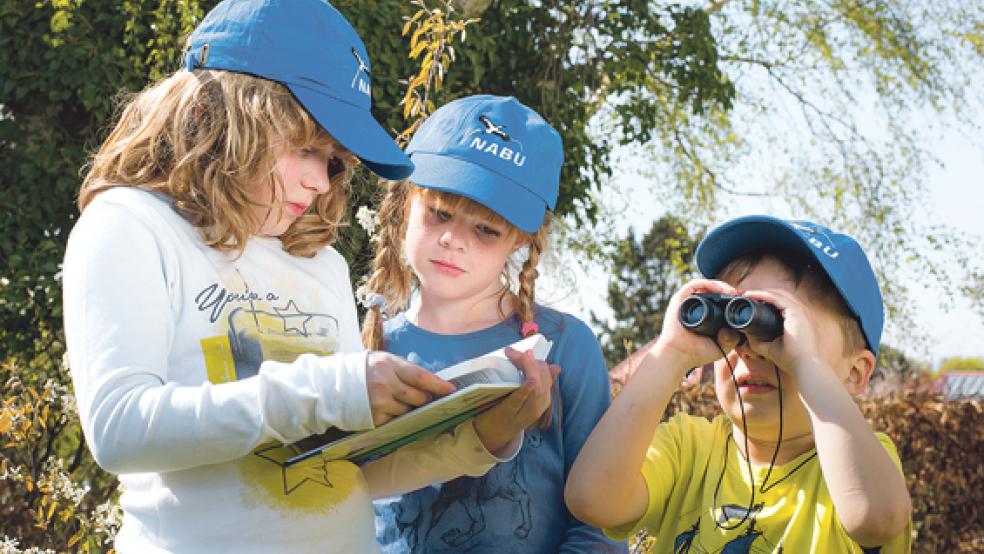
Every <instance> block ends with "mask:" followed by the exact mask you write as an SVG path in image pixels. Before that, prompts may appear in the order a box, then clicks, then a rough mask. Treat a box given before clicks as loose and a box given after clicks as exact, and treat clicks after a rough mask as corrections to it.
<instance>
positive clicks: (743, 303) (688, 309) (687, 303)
mask: <svg viewBox="0 0 984 554" xmlns="http://www.w3.org/2000/svg"><path fill="white" fill-rule="evenodd" d="M679 317H680V324H682V325H683V326H684V327H686V328H687V329H690V330H691V331H692V332H694V333H697V334H698V335H703V336H705V337H711V338H713V337H716V336H717V332H718V330H720V329H721V328H723V327H727V328H730V329H734V330H735V331H738V332H739V333H742V334H743V335H746V336H752V337H755V338H756V339H758V340H761V341H770V340H773V339H775V338H777V337H779V336H780V335H782V316H781V315H779V310H777V309H776V307H775V306H773V305H772V304H767V303H765V302H759V301H758V300H752V299H751V298H745V297H744V296H734V295H731V294H715V293H703V294H695V295H692V296H689V297H687V298H686V299H684V301H683V303H682V304H680V314H679Z"/></svg>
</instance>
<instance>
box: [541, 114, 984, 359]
mask: <svg viewBox="0 0 984 554" xmlns="http://www.w3.org/2000/svg"><path fill="white" fill-rule="evenodd" d="M929 150H930V151H931V152H932V153H933V154H934V155H936V156H937V157H938V159H939V161H940V162H941V163H940V165H939V166H935V165H934V166H932V167H929V168H928V170H927V181H926V190H927V193H928V197H929V204H930V205H928V206H925V207H924V209H923V210H922V213H923V216H924V217H926V218H928V219H929V220H931V221H933V222H945V223H946V224H948V225H950V226H951V227H952V228H954V229H956V230H958V231H962V232H964V233H967V234H968V236H970V237H973V238H974V240H977V241H984V147H982V145H981V144H980V143H978V144H972V143H971V142H970V141H968V140H967V139H966V137H964V136H962V135H961V134H960V133H959V132H957V131H947V130H944V131H943V134H942V137H941V139H940V140H939V141H938V142H936V143H935V144H934V145H933V146H931V147H930V148H929ZM633 173H634V172H623V173H622V174H618V173H617V174H616V177H615V180H616V181H617V182H619V183H620V186H624V187H625V188H626V189H627V190H630V191H631V192H630V197H631V198H632V199H633V200H632V201H631V202H629V211H628V212H627V213H625V214H624V217H621V218H620V221H621V222H622V224H621V227H620V230H621V233H622V234H623V235H624V232H625V229H626V228H627V227H628V225H629V222H631V224H632V226H633V227H634V228H635V229H636V230H645V229H648V228H649V226H650V224H651V222H652V220H653V218H654V217H656V216H659V215H661V214H659V213H655V214H654V213H653V212H652V210H651V209H646V207H651V206H652V205H653V199H652V197H651V194H650V193H649V192H648V186H647V183H646V182H645V179H644V178H642V177H639V176H638V175H634V174H633ZM747 213H757V212H756V211H755V210H754V208H749V209H748V210H747ZM738 215H744V214H743V213H735V212H731V213H729V214H728V216H729V217H736V216H738ZM715 223H720V222H715ZM978 243H979V242H978ZM542 273H543V274H544V277H541V278H540V280H539V281H538V283H537V290H538V292H537V298H538V301H540V302H542V303H544V304H548V305H550V306H552V307H554V308H557V309H560V310H563V311H568V312H571V313H573V314H575V315H577V316H578V317H580V318H581V319H583V320H585V321H586V322H587V323H589V325H590V316H589V312H591V311H593V312H594V313H596V314H599V315H602V314H603V315H604V316H605V317H607V316H608V315H609V314H610V310H609V309H608V306H607V304H606V298H605V295H606V287H607V277H606V276H605V274H604V272H603V271H601V270H598V269H597V268H596V269H594V270H592V271H590V275H589V274H587V273H585V272H584V271H582V270H580V269H579V268H576V267H571V265H570V264H566V265H561V266H560V267H558V266H557V265H551V266H547V267H545V268H544V271H543V272H542ZM558 276H563V278H557V277H558ZM571 282H573V285H572V284H571ZM909 286H910V289H911V291H912V293H913V294H914V295H915V296H916V298H914V299H913V302H915V305H916V313H917V318H918V320H919V321H920V323H919V328H918V329H917V330H916V331H915V332H916V333H919V334H920V335H922V336H926V337H928V339H929V340H928V341H925V344H926V345H927V346H926V347H925V348H921V347H908V346H907V344H908V341H907V340H906V339H907V337H902V336H898V331H897V330H894V333H893V329H891V328H890V327H889V328H887V329H886V336H885V337H884V341H885V342H886V343H888V344H891V345H893V346H895V347H897V348H900V349H901V350H902V351H903V352H905V353H906V354H907V355H911V356H913V357H915V358H917V359H919V360H924V361H928V362H931V363H932V365H933V366H934V367H935V366H937V365H938V364H939V363H940V362H941V361H942V360H944V359H945V358H949V357H953V356H961V357H971V356H973V357H981V358H984V322H982V321H981V318H980V317H979V316H977V315H976V313H975V312H974V311H973V310H972V308H971V307H970V305H969V303H968V302H967V301H966V299H963V298H957V299H955V301H954V303H953V306H952V308H951V309H949V310H948V311H947V310H944V309H942V308H941V307H940V305H941V304H943V296H944V295H943V292H942V291H940V290H935V289H933V288H926V287H924V286H922V285H921V284H919V283H916V282H910V283H909ZM595 331H598V329H597V328H596V329H595Z"/></svg>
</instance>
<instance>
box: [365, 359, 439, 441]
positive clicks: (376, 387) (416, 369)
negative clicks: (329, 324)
mask: <svg viewBox="0 0 984 554" xmlns="http://www.w3.org/2000/svg"><path fill="white" fill-rule="evenodd" d="M366 388H367V389H368V390H369V406H370V409H371V410H372V422H373V424H374V425H381V424H383V423H386V422H387V421H389V420H391V419H393V418H394V417H396V416H398V415H401V414H404V413H406V412H407V411H409V410H411V409H413V408H415V407H417V406H422V405H424V404H426V403H428V402H430V401H431V399H432V398H433V397H434V396H444V395H446V394H450V393H452V392H454V385H452V384H451V383H449V382H447V381H445V380H443V379H441V378H439V377H437V376H436V375H434V374H433V373H431V372H429V371H427V370H426V369H424V368H422V367H420V366H417V365H414V364H412V363H410V362H408V361H406V360H404V359H403V358H401V357H399V356H394V355H392V354H390V353H388V352H370V353H369V358H368V360H367V362H366Z"/></svg>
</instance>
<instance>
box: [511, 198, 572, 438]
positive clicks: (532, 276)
mask: <svg viewBox="0 0 984 554" xmlns="http://www.w3.org/2000/svg"><path fill="white" fill-rule="evenodd" d="M550 219H551V218H550V213H549V212H547V214H546V216H545V217H544V219H543V225H541V226H540V229H539V230H537V232H535V233H533V234H531V235H530V245H529V257H528V258H527V259H526V261H525V262H524V263H523V267H522V269H520V270H519V277H518V280H519V290H518V291H517V292H516V294H515V295H514V304H515V308H516V317H517V318H519V321H520V323H521V324H522V328H521V329H522V330H521V332H522V333H523V334H524V335H531V334H533V333H536V332H538V328H537V325H536V323H534V321H533V318H534V317H535V315H536V306H535V303H534V302H535V300H536V278H537V277H538V276H539V275H540V272H539V271H538V270H537V265H538V264H539V263H540V255H541V254H542V253H543V250H544V247H545V246H546V242H547V235H548V234H549V232H550ZM550 398H551V402H552V404H556V406H557V424H558V425H561V424H562V422H563V420H564V407H563V403H562V402H561V401H560V391H559V389H558V388H557V381H554V383H553V386H551V388H550ZM552 420H553V405H551V407H549V408H547V410H546V411H544V412H543V415H542V416H540V419H539V420H537V427H539V428H540V429H546V428H548V427H550V423H551V422H552Z"/></svg>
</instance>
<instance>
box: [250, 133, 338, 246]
mask: <svg viewBox="0 0 984 554" xmlns="http://www.w3.org/2000/svg"><path fill="white" fill-rule="evenodd" d="M342 170H344V166H343V164H342V161H341V159H340V158H339V157H338V156H336V155H335V153H334V152H333V149H332V147H331V146H328V145H317V144H315V145H310V146H308V147H305V148H290V149H289V150H287V151H286V152H281V153H280V154H278V155H277V164H276V171H277V172H278V173H279V174H280V177H281V179H282V180H283V189H282V190H281V188H280V187H278V186H276V185H274V184H272V183H270V182H269V181H264V182H263V183H259V184H257V185H256V186H254V187H253V189H252V190H251V191H250V194H249V198H250V200H252V201H254V202H256V203H257V204H258V205H257V206H255V207H254V208H253V211H254V213H255V214H256V216H257V218H258V219H259V220H260V221H261V222H262V223H261V224H260V228H259V230H258V231H257V232H256V233H254V234H256V235H259V236H265V237H279V236H281V235H283V234H284V232H286V231H287V229H288V228H289V227H290V226H291V224H293V223H294V221H296V220H297V218H299V217H301V215H303V214H304V213H306V212H308V211H309V210H311V209H313V208H312V207H311V205H312V204H314V202H315V200H316V199H317V198H318V196H319V195H321V194H324V193H325V192H328V187H329V186H330V184H331V179H332V178H333V177H337V176H338V175H340V174H341V172H342Z"/></svg>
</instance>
